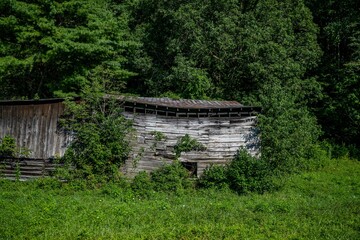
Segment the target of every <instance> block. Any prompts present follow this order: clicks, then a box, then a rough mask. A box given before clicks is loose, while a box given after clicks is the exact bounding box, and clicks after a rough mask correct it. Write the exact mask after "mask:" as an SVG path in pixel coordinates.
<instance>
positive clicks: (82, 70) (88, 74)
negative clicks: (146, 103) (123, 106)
mask: <svg viewBox="0 0 360 240" xmlns="http://www.w3.org/2000/svg"><path fill="white" fill-rule="evenodd" d="M126 29H127V24H126V20H125V18H123V17H122V16H120V15H119V16H117V15H116V14H115V13H114V11H113V10H112V9H111V4H109V3H108V1H101V0H100V1H98V0H96V1H95V0H94V1H88V0H86V1H85V0H69V1H48V0H32V1H13V0H3V1H1V3H0V31H1V36H0V86H1V88H2V92H1V94H0V98H1V99H9V98H38V97H40V98H44V97H52V96H54V95H63V94H79V92H80V91H81V89H83V88H84V87H85V86H87V85H90V84H92V82H93V81H96V82H99V83H102V84H103V85H104V86H105V87H106V88H109V87H110V88H111V90H121V89H123V87H124V84H125V80H126V77H128V76H129V75H131V74H130V72H129V71H127V70H126V69H125V68H124V64H125V63H126V58H125V57H124V55H125V53H124V52H125V51H128V50H130V49H131V48H132V47H133V46H134V43H132V42H131V41H128V40H127V37H126Z"/></svg>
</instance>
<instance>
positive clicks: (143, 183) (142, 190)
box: [131, 171, 154, 196]
mask: <svg viewBox="0 0 360 240" xmlns="http://www.w3.org/2000/svg"><path fill="white" fill-rule="evenodd" d="M153 188H154V183H153V182H152V181H151V178H150V175H149V174H148V173H147V172H145V171H141V172H139V173H138V174H137V175H136V176H135V177H134V179H133V181H132V183H131V189H132V190H133V191H134V193H135V194H137V195H140V196H148V195H149V194H150V193H151V191H153Z"/></svg>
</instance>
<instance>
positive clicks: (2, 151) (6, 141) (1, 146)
mask: <svg viewBox="0 0 360 240" xmlns="http://www.w3.org/2000/svg"><path fill="white" fill-rule="evenodd" d="M15 155H16V143H15V139H14V138H12V137H10V136H8V135H6V136H5V137H3V138H2V139H0V156H1V157H15Z"/></svg>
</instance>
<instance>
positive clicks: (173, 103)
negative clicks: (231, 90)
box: [124, 97, 243, 109]
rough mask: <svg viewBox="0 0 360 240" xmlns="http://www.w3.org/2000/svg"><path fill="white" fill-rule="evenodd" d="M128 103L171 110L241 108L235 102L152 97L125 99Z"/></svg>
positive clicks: (240, 105)
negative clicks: (169, 108)
mask: <svg viewBox="0 0 360 240" xmlns="http://www.w3.org/2000/svg"><path fill="white" fill-rule="evenodd" d="M124 100H125V101H128V102H133V103H142V104H149V105H156V106H163V107H172V108H189V109H211V108H236V107H243V105H242V104H240V103H238V102H236V101H207V100H192V99H179V100H175V99H171V98H152V97H126V98H125V99H124Z"/></svg>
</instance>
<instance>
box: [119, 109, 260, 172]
mask: <svg viewBox="0 0 360 240" xmlns="http://www.w3.org/2000/svg"><path fill="white" fill-rule="evenodd" d="M125 116H126V117H127V118H129V119H133V121H134V127H135V129H136V132H137V133H136V137H135V140H134V141H133V154H132V156H131V158H130V159H129V160H128V161H127V162H126V166H125V171H126V173H127V174H129V175H130V176H131V175H135V174H136V173H137V172H139V171H148V172H150V171H153V170H155V169H156V168H158V167H160V166H162V165H163V164H164V163H171V162H172V161H173V160H174V159H175V153H174V146H175V145H176V143H177V141H178V139H179V138H180V137H182V136H184V135H185V134H189V135H190V136H191V137H192V138H194V139H196V140H198V141H199V142H200V143H202V144H203V145H205V147H206V148H207V149H206V150H205V151H191V152H187V153H182V154H181V157H180V161H182V162H197V175H198V176H200V175H201V174H202V172H203V171H204V169H205V168H206V167H207V166H208V165H209V164H211V163H215V164H224V163H226V162H228V161H229V160H231V159H232V158H233V156H234V154H235V153H236V151H237V150H238V149H239V148H240V147H241V146H242V147H245V148H247V149H248V151H249V152H250V153H251V154H253V155H255V154H257V144H256V143H257V139H256V135H255V134H254V130H255V128H254V126H255V121H256V117H254V116H251V117H243V118H240V117H238V118H233V117H232V118H216V119H213V118H175V117H165V116H157V115H151V114H147V115H145V114H137V115H133V114H131V113H125ZM154 131H156V132H161V133H162V134H164V135H165V136H166V140H162V141H156V140H155V136H154Z"/></svg>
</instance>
